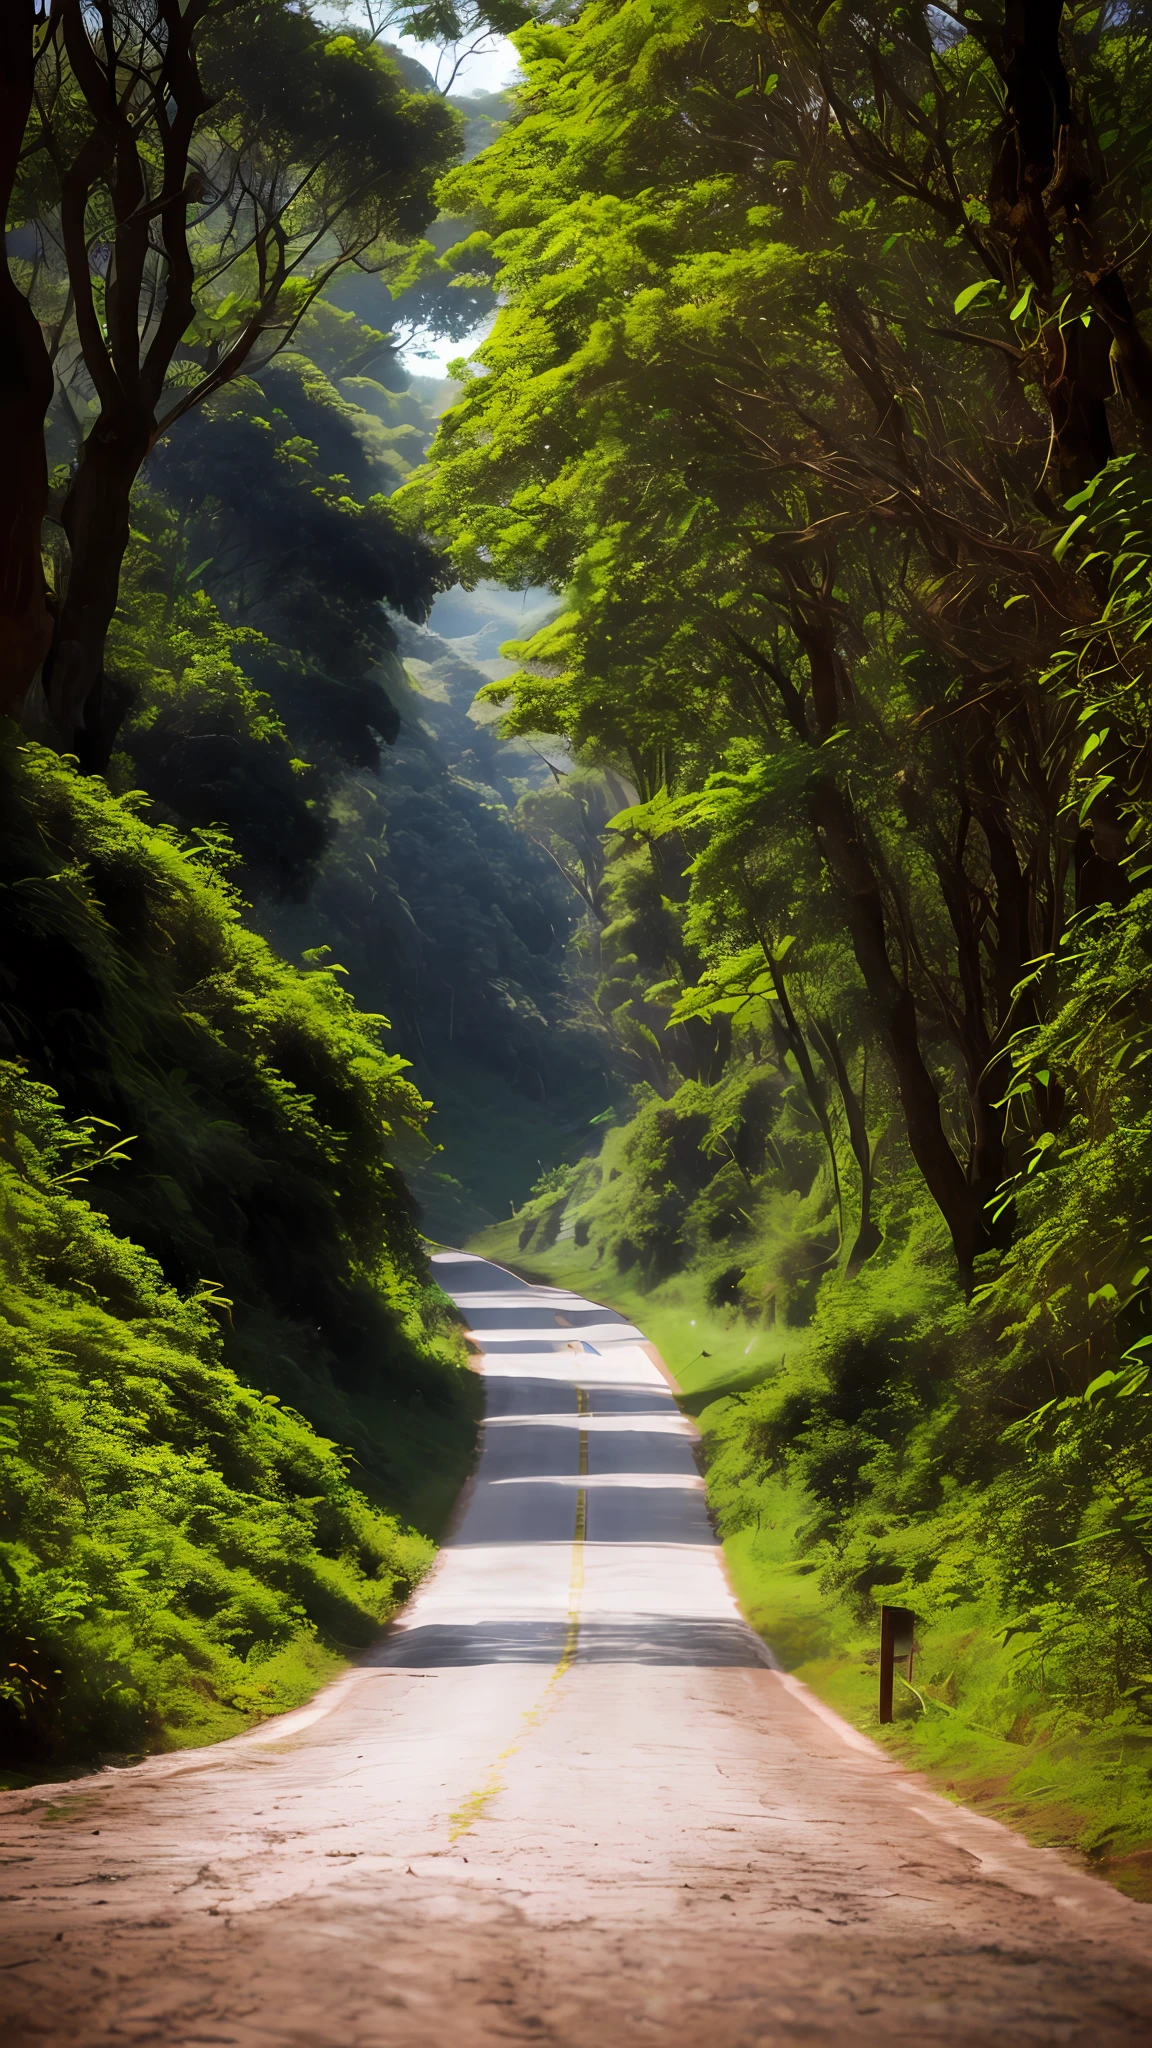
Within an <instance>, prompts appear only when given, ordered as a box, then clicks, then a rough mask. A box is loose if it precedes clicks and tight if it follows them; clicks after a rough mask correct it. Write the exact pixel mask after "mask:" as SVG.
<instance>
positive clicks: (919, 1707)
mask: <svg viewBox="0 0 1152 2048" xmlns="http://www.w3.org/2000/svg"><path fill="white" fill-rule="evenodd" d="M519 1235H520V1223H519V1221H518V1220H517V1219H513V1220H510V1221H509V1222H507V1223H502V1224H498V1225H496V1226H494V1227H493V1228H491V1229H489V1230H486V1231H484V1232H482V1233H481V1235H480V1236H478V1237H476V1238H474V1239H473V1241H472V1246H471V1248H472V1249H473V1250H474V1251H477V1252H480V1253H482V1254H483V1256H484V1257H486V1258H491V1259H495V1260H497V1261H499V1262H500V1263H501V1264H504V1265H506V1266H508V1267H510V1268H511V1269H513V1270H514V1271H516V1272H518V1273H521V1274H523V1275H524V1276H525V1277H526V1278H528V1279H533V1280H539V1281H543V1282H546V1283H547V1284H549V1285H552V1286H564V1287H572V1288H576V1289H578V1290H579V1291H580V1292H582V1293H585V1294H587V1295H588V1296H589V1298H590V1299H592V1300H594V1301H602V1302H604V1303H606V1304H607V1305H608V1306H609V1307H611V1308H614V1309H616V1310H618V1311H619V1312H620V1313H621V1314H623V1315H627V1316H628V1317H629V1318H630V1319H631V1320H633V1321H634V1322H635V1323H636V1324H637V1326H638V1327H639V1328H640V1329H642V1330H643V1331H644V1334H645V1336H646V1337H647V1338H648V1339H649V1340H650V1341H651V1342H652V1343H653V1344H654V1345H655V1346H656V1347H657V1349H658V1350H659V1352H660V1355H661V1357H662V1358H663V1359H664V1361H665V1363H666V1364H667V1365H668V1367H669V1369H670V1370H671V1371H672V1372H673V1373H674V1375H675V1377H676V1379H677V1381H678V1383H679V1386H680V1388H681V1390H682V1391H681V1397H680V1398H681V1405H682V1406H683V1408H684V1409H685V1410H686V1412H687V1413H688V1414H690V1415H692V1416H693V1417H694V1418H695V1420H696V1421H697V1422H698V1424H699V1426H700V1428H701V1430H702V1431H703V1433H704V1436H705V1439H706V1440H707V1438H708V1436H709V1434H710V1432H712V1431H714V1430H715V1429H716V1427H717V1426H718V1424H719V1423H720V1422H721V1420H722V1418H723V1415H724V1412H725V1410H726V1408H727V1406H728V1404H730V1403H731V1402H732V1401H734V1400H739V1398H740V1395H741V1393H742V1392H744V1391H746V1390H748V1389H750V1388H751V1387H753V1386H755V1385H757V1384H758V1383H759V1382H760V1381H761V1380H762V1379H763V1377H764V1374H765V1372H766V1371H768V1370H769V1368H770V1367H772V1366H774V1365H778V1364H779V1363H780V1361H781V1358H782V1356H783V1355H784V1354H785V1353H786V1351H787V1348H788V1345H789V1342H793V1343H796V1342H799V1341H801V1339H800V1338H799V1337H798V1335H797V1333H796V1332H795V1331H791V1332H790V1331H789V1330H788V1329H786V1328H784V1327H780V1328H763V1327H761V1328H759V1329H753V1328H750V1326H749V1324H748V1322H747V1321H746V1320H745V1319H744V1318H743V1317H742V1316H739V1315H735V1314H725V1313H724V1312H723V1311H717V1310H715V1309H713V1308H710V1307H709V1306H708V1304H707V1301H706V1299H705V1294H704V1284H703V1282H702V1281H701V1280H700V1278H699V1277H698V1276H697V1275H695V1274H693V1273H691V1272H688V1273H682V1274H679V1275H677V1276H676V1277H675V1278H673V1279H671V1280H667V1281H664V1282H663V1283H662V1284H661V1285H659V1286H657V1287H654V1288H652V1289H651V1290H644V1289H642V1288H640V1287H638V1286H636V1285H635V1284H634V1283H633V1282H632V1280H631V1276H630V1275H628V1274H623V1275H622V1274H620V1273H618V1272H617V1271H616V1270H615V1269H614V1267H613V1265H612V1264H611V1262H610V1261H609V1260H607V1259H603V1258H602V1259H599V1260H598V1259H597V1256H596V1253H595V1251H594V1249H593V1248H592V1247H591V1246H584V1247H580V1246H577V1245H576V1244H575V1243H574V1241H573V1240H572V1238H571V1237H570V1236H566V1237H562V1238H560V1239H559V1240H558V1241H557V1242H555V1243H554V1244H552V1245H551V1246H550V1247H548V1249H547V1250H545V1251H543V1252H540V1251H537V1252H535V1254H533V1252H532V1251H531V1250H527V1251H522V1250H521V1249H520V1245H519ZM721 1484H723V1482H721ZM717 1491H718V1488H717V1481H716V1478H715V1475H713V1477H712V1480H711V1482H710V1496H711V1504H712V1506H713V1509H714V1510H715V1509H717V1508H718V1507H719V1508H720V1509H721V1511H723V1509H724V1508H725V1507H727V1506H729V1505H730V1502H723V1501H720V1500H719V1499H718V1498H717ZM748 1504H749V1505H748V1511H749V1513H750V1519H749V1520H747V1521H746V1523H745V1525H744V1526H743V1527H741V1528H739V1529H737V1530H736V1531H735V1532H734V1533H732V1534H729V1535H728V1536H727V1537H726V1539H725V1544H724V1548H725V1554H726V1557H727V1560H728V1567H729V1570H730V1572H731V1576H732V1582H733V1585H734V1586H735V1589H736V1592H737V1595H738V1597H739V1599H740V1602H741V1605H742V1607H743V1609H744V1612H745V1613H746V1615H747V1616H748V1619H749V1620H750V1622H751V1623H752V1626H753V1627H754V1628H755V1629H756V1630H757V1632H758V1633H759V1634H760V1635H761V1636H762V1637H763V1638H764V1640H765V1641H766V1642H767V1643H769V1644H770V1645H771V1647H772V1650H773V1651H774V1653H775V1655H776V1656H777V1657H778V1658H779V1660H780V1663H781V1664H782V1665H783V1667H784V1668H785V1670H787V1671H790V1672H792V1673H794V1674H795V1676H796V1677H798V1678H800V1679H802V1680H803V1681H804V1683H805V1684H806V1685H808V1686H810V1687H811V1688H812V1690H813V1692H815V1693H816V1694H817V1695H818V1697H819V1698H821V1699H822V1700H824V1701H825V1702H826V1703H827V1704H828V1705H829V1706H831V1707H833V1708H834V1709H835V1710H836V1712H837V1713H839V1714H842V1715H843V1716H844V1718H845V1720H847V1721H850V1722H851V1723H852V1724H853V1725H854V1726H855V1727H857V1728H859V1729H861V1730H862V1731H863V1732H864V1733H865V1734H867V1735H869V1736H870V1737H871V1738H872V1739H873V1740H875V1741H878V1742H881V1743H882V1744H883V1745H884V1746H885V1747H886V1748H888V1749H890V1750H892V1751H893V1752H894V1753H895V1754H896V1755H897V1756H898V1757H899V1758H900V1759H901V1761H902V1762H904V1763H906V1764H907V1765H908V1766H909V1767H910V1768H912V1769H915V1770H919V1771H923V1772H924V1773H925V1774H926V1776H927V1777H928V1778H929V1779H930V1781H931V1782H932V1784H933V1786H934V1787H935V1789H936V1790H937V1791H939V1792H942V1793H943V1794H945V1796H947V1797H952V1798H955V1799H957V1800H961V1801H964V1802H965V1803H966V1804H968V1805H970V1806H973V1807H975V1808H976V1809H977V1810H978V1811H980V1812H983V1813H987V1814H990V1815H992V1816H994V1817H995V1818H996V1819H997V1820H1000V1821H1003V1822H1004V1823H1005V1824H1006V1825H1007V1826H1009V1827H1012V1828H1016V1829H1018V1830H1019V1832H1020V1833H1021V1834H1023V1835H1025V1836H1026V1837H1027V1838H1028V1839H1029V1840H1030V1841H1033V1842H1035V1843H1037V1844H1040V1845H1042V1846H1046V1847H1058V1848H1061V1849H1064V1850H1067V1851H1069V1852H1071V1853H1073V1854H1074V1855H1076V1856H1077V1857H1078V1858H1081V1859H1083V1860H1085V1861H1086V1862H1087V1863H1088V1865H1089V1867H1090V1868H1092V1869H1093V1870H1095V1871H1096V1872H1098V1874H1099V1875H1101V1876H1102V1877H1105V1878H1107V1879H1108V1880H1109V1881H1110V1882H1111V1883H1113V1884H1115V1885H1117V1886H1118V1887H1119V1888H1120V1889H1121V1890H1123V1891H1125V1892H1127V1893H1128V1894H1129V1895H1130V1896H1131V1897H1133V1898H1138V1899H1147V1900H1152V1729H1149V1728H1148V1727H1147V1725H1146V1724H1144V1723H1142V1722H1140V1721H1138V1720H1136V1719H1135V1718H1134V1717H1130V1716H1126V1715H1117V1716H1113V1717H1112V1718H1111V1719H1110V1720H1109V1721H1106V1722H1104V1723H1097V1724H1095V1725H1094V1726H1090V1727H1076V1726H1073V1725H1070V1724H1069V1722H1068V1718H1067V1716H1063V1717H1062V1716H1059V1715H1057V1714H1055V1713H1053V1712H1052V1710H1051V1709H1050V1708H1046V1707H1045V1704H1044V1703H1043V1702H1042V1701H1041V1700H1039V1699H1037V1698H1036V1697H1035V1695H1034V1694H1032V1693H1031V1692H1030V1690H1029V1687H1028V1685H1027V1684H1026V1683H1024V1682H1023V1681H1022V1679H1021V1672H1020V1666H1019V1664H1018V1661H1017V1658H1016V1656H1015V1655H1014V1654H1013V1650H1012V1646H1011V1644H1005V1642H1004V1640H1003V1635H1004V1631H1005V1628H1006V1625H1007V1622H1008V1621H1009V1620H1010V1617H1005V1615H1004V1614H1002V1613H998V1612H993V1611H992V1610H991V1608H990V1607H989V1606H986V1605H980V1604H977V1603H971V1604H968V1605H962V1606H959V1607H957V1608H955V1609H954V1610H953V1612H952V1614H951V1615H950V1616H949V1617H948V1621H947V1624H946V1625H942V1624H941V1623H939V1622H937V1624H936V1625H935V1626H934V1627H933V1628H932V1629H930V1630H925V1631H922V1632H921V1633H920V1635H919V1636H918V1640H919V1641H920V1643H921V1649H920V1654H919V1656H918V1658H917V1661H916V1666H915V1668H914V1671H913V1683H914V1686H915V1692H914V1693H913V1692H912V1691H909V1690H908V1689H906V1688H905V1689H903V1691H901V1688H900V1687H899V1686H898V1687H897V1691H898V1693H900V1694H901V1696H900V1698H899V1699H898V1701H897V1705H896V1719H895V1721H894V1722H893V1724H892V1725H891V1726H890V1727H888V1728H881V1727H880V1725H879V1722H878V1719H877V1667H878V1662H879V1643H878V1639H877V1632H876V1629H875V1627H874V1625H872V1624H867V1625H866V1624H863V1623H861V1622H860V1621H859V1620H858V1619H857V1617H856V1616H855V1615H854V1614H853V1613H852V1611H851V1609H850V1607H849V1606H848V1605H847V1603H846V1602H845V1601H843V1600H842V1599H839V1598H837V1597H836V1596H835V1595H829V1594H828V1593H827V1592H825V1591H822V1589H821V1582H820V1571H819V1568H818V1566H816V1565H815V1564H814V1563H813V1562H812V1560H811V1559H810V1558H808V1557H806V1556H805V1555H804V1554H803V1551H802V1549H801V1546H800V1531H801V1528H802V1525H803V1524H804V1522H805V1520H806V1517H807V1515H808V1513H809V1510H810V1504H809V1503H807V1502H806V1501H805V1499H804V1498H803V1497H802V1495H800V1494H799V1493H798V1491H797V1490H796V1489H791V1488H789V1487H788V1486H787V1485H785V1484H784V1483H783V1482H780V1481H774V1480H769V1481H767V1482H764V1483H762V1484H760V1485H758V1486H757V1487H756V1489H755V1492H754V1495H753V1494H751V1493H750V1494H749V1496H748Z"/></svg>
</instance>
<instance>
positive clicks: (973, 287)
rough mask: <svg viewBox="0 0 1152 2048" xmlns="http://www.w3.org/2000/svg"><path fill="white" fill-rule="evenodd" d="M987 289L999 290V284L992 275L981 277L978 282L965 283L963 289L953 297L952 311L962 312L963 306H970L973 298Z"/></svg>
mask: <svg viewBox="0 0 1152 2048" xmlns="http://www.w3.org/2000/svg"><path fill="white" fill-rule="evenodd" d="M989 290H991V291H998V290H999V285H998V284H997V281H996V279H995V278H994V277H982V278H981V280H980V282H979V284H969V285H965V287H964V290H963V291H962V292H957V294H956V297H955V298H954V299H953V301H952V311H953V312H954V313H963V311H964V310H965V307H967V306H970V305H971V304H972V301H973V300H974V299H978V298H979V297H980V294H981V292H986V291H989Z"/></svg>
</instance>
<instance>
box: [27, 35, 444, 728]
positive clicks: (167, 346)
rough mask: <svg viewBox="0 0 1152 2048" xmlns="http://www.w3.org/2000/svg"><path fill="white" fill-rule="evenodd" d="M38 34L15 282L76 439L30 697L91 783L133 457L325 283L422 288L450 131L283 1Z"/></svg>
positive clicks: (357, 51) (362, 54)
mask: <svg viewBox="0 0 1152 2048" xmlns="http://www.w3.org/2000/svg"><path fill="white" fill-rule="evenodd" d="M28 25H29V26H31V17H29V24H28ZM35 34H36V53H35V55H36V62H35V81H34V90H33V95H32V109H31V115H30V119H29V122H28V128H27V134H26V138H25V142H24V148H23V159H22V176H21V184H20V188H19V194H18V197H17V201H16V210H17V213H18V215H22V217H23V219H24V220H25V221H26V222H27V223H28V224H29V225H28V227H27V228H26V229H25V231H24V235H23V238H22V243H21V246H22V247H24V248H25V249H26V253H25V255H24V257H23V260H22V263H21V266H20V269H21V283H22V284H23V286H24V288H25V291H26V295H27V298H28V300H29V301H30V303H31V306H32V308H33V310H34V311H35V312H36V313H37V314H38V315H39V316H40V319H41V321H42V324H43V326H44V327H45V329H46V330H47V333H48V335H49V344H50V353H51V354H52V355H53V357H54V359H55V364H56V370H57V375H58V378H59V381H60V384H61V387H62V389H63V391H64V394H65V396H66V399H67V401H68V404H69V406H70V408H71V412H72V417H73V422H74V428H75V434H76V439H77V442H78V454H77V457H76V461H75V466H74V469H73V471H72V474H71V475H70V477H69V478H68V480H67V482H66V483H65V484H64V486H63V490H62V502H61V505H60V510H59V518H60V523H61V526H62V528H63V531H64V534H65V535H66V537H67V544H68V560H67V574H66V579H65V581H64V583H63V587H62V588H61V589H60V590H58V591H57V592H55V593H53V604H54V609H55V612H56V618H55V627H54V632H53V638H52V644H51V647H50V649H49V651H48V655H47V659H46V661H45V664H44V671H43V678H44V686H45V696H46V700H47V709H48V715H49V718H50V721H51V725H52V728H53V729H54V731H55V732H56V734H57V735H58V736H59V738H60V739H62V740H63V741H64V742H65V743H66V744H68V745H75V746H76V747H77V748H78V750H79V751H80V753H81V755H82V758H84V759H86V760H87V761H89V762H90V763H93V764H95V763H98V762H100V761H102V760H103V759H106V757H107V752H108V748H109V746H110V743H111V740H112V737H113V735H114V732H115V727H116V723H117V719H118V716H119V712H120V708H121V707H118V706H117V705H116V704H115V703H113V702H112V701H111V700H110V693H108V692H106V691H104V690H103V688H102V682H103V648H104V640H105V636H106V633H107V629H108V624H109V621H110V619H111V616H112V612H113V609H114V607H115V603H116V594H117V587H118V577H119V568H120V563H121V560H122V558H123V553H124V548H125V546H126V543H127V538H128V527H129V498H130V494H131V489H132V485H133V483H134V481H135V478H136V476H137V475H138V474H139V471H140V468H141V465H142V464H143V462H144V460H145V458H146V456H147V455H148V453H149V451H150V450H151V449H152V448H153V447H154V446H155V445H156V443H157V442H158V441H159V440H160V439H161V438H162V437H163V436H164V435H165V434H167V433H168V432H169V431H170V430H171V429H172V428H173V427H175V426H176V425H177V423H178V422H179V420H180V419H181V418H182V417H183V416H184V415H185V414H186V413H188V412H190V411H191V410H193V409H194V408H196V407H198V406H200V405H201V404H202V403H203V402H204V400H205V399H206V398H207V397H208V396H210V395H211V394H212V393H213V392H215V391H218V390H219V389H220V388H221V387H222V386H223V385H225V384H227V383H228V382H229V381H230V380H231V379H232V378H234V377H236V376H237V375H238V374H240V373H241V372H242V371H243V370H244V369H245V368H246V367H251V366H252V365H253V364H254V363H259V362H260V361H266V360H267V359H268V357H269V355H270V354H272V353H274V352H275V351H276V350H277V349H279V348H281V347H283V346H284V344H285V343H286V342H287V341H288V340H289V339H290V337H291V335H292V333H293V332H294V330H295V328H296V326H297V324H298V322H299V320H300V318H301V317H302V315H303V313H304V312H305V311H306V309H307V308H308V306H309V305H310V304H311V303H312V302H313V300H314V299H315V298H316V297H317V296H318V294H319V293H321V292H322V291H323V290H324V288H325V286H326V285H327V284H328V283H329V282H330V281H331V279H332V277H333V276H334V275H335V274H336V273H337V272H338V271H339V270H340V269H341V268H343V267H344V266H347V265H349V264H357V265H359V266H361V267H364V268H368V269H372V270H375V271H378V272H380V273H381V274H383V275H384V276H385V277H387V278H390V279H394V280H399V279H403V278H405V277H407V276H409V275H411V274H412V273H413V269H414V267H416V268H418V267H419V264H420V262H421V261H422V260H424V258H422V256H421V253H420V251H419V249H418V248H417V247H416V246H415V238H416V237H417V236H418V235H419V232H420V229H421V228H422V227H423V225H424V223H425V221H426V220H427V219H428V218H429V217H430V215H431V213H432V211H433V200H432V186H433V183H434V180H435V177H436V174H437V173H438V172H439V171H440V170H442V169H443V168H444V167H445V166H446V164H447V163H448V162H449V160H450V159H451V157H452V155H453V154H454V152H455V149H456V146H457V138H458V132H459V130H458V122H457V118H456V116H455V115H454V114H453V113H452V111H451V110H450V109H449V108H448V107H446V106H445V105H444V103H443V102H442V101H441V100H440V99H438V98H436V97H432V96H428V95H423V96H422V95H419V94H413V93H410V92H408V91H406V90H405V88H404V86H403V83H402V81H401V78H400V74H399V72H398V71H397V69H396V67H395V65H394V64H393V63H392V61H391V60H390V59H389V58H388V57H387V56H386V55H385V54H384V53H382V52H381V51H379V50H377V49H374V48H372V47H370V46H368V45H366V44H364V43H362V42H358V41H356V40H355V39H354V38H352V37H349V36H332V35H329V34H326V33H325V32H323V31H321V30H320V29H318V28H317V27H316V26H315V25H314V24H313V23H312V21H311V20H310V19H309V18H308V17H307V16H306V15H304V14H301V13H299V12H297V11H296V10H294V9H293V8H292V7H291V6H289V5H288V4H287V0H231V4H230V0H191V4H190V5H187V6H181V5H180V4H178V0H145V4H144V5H143V6H142V7H141V6H134V5H125V6H120V5H118V4H110V5H108V6H106V7H103V8H101V9H100V10H99V11H95V10H90V9H87V8H85V7H84V6H83V5H82V4H81V0H52V4H51V5H50V7H49V8H48V10H47V13H46V15H45V16H44V17H43V18H42V19H41V20H40V21H39V22H38V23H37V25H36V30H35ZM21 47H23V46H21ZM25 69H26V66H25ZM427 253H428V252H425V257H426V255H427ZM25 324H26V323H25ZM24 668H26V661H25V663H24ZM14 678H15V679H14V681H13V683H12V685H11V690H12V692H15V691H16V690H17V689H18V687H19V681H20V680H22V678H23V669H21V667H20V663H19V660H17V661H16V663H15V668H14Z"/></svg>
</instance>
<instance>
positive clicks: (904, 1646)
mask: <svg viewBox="0 0 1152 2048" xmlns="http://www.w3.org/2000/svg"><path fill="white" fill-rule="evenodd" d="M915 1635H916V1616H915V1615H914V1614H913V1613H912V1610H911V1608H909V1607H882V1608H881V1609H880V1719H881V1721H882V1722H885V1721H890V1720H891V1719H892V1675H893V1670H894V1667H895V1664H896V1659H897V1658H899V1659H900V1661H901V1663H905V1662H906V1675H907V1678H908V1683H909V1685H911V1683H912V1657H913V1652H914V1650H915Z"/></svg>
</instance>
